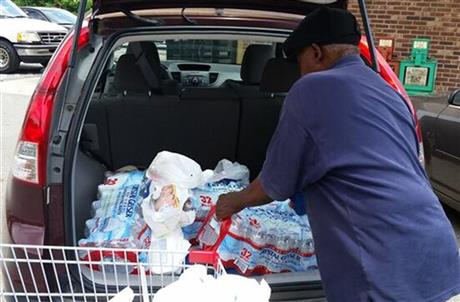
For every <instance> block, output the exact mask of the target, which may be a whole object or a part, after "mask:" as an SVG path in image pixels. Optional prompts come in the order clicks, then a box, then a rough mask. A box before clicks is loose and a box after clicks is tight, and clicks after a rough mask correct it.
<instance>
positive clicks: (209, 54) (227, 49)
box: [156, 40, 273, 65]
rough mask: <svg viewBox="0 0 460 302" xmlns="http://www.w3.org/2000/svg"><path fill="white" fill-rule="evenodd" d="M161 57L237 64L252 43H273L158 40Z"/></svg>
mask: <svg viewBox="0 0 460 302" xmlns="http://www.w3.org/2000/svg"><path fill="white" fill-rule="evenodd" d="M156 44H157V47H158V50H159V53H160V59H161V60H162V61H165V60H168V61H170V60H172V61H176V60H181V61H192V62H197V63H217V64H237V65H240V64H241V62H242V60H243V55H244V51H245V50H246V48H247V47H248V46H249V45H250V44H269V45H271V44H273V43H271V42H266V43H264V42H259V41H258V42H255V41H245V40H166V41H164V42H156Z"/></svg>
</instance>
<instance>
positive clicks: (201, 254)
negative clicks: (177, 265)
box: [188, 250, 219, 267]
mask: <svg viewBox="0 0 460 302" xmlns="http://www.w3.org/2000/svg"><path fill="white" fill-rule="evenodd" d="M188 259H189V261H190V263H196V264H211V265H213V266H214V267H217V266H218V263H219V255H217V253H216V252H215V251H199V250H196V251H190V252H189V254H188Z"/></svg>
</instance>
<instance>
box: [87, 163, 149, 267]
mask: <svg viewBox="0 0 460 302" xmlns="http://www.w3.org/2000/svg"><path fill="white" fill-rule="evenodd" d="M143 186H144V172H143V171H139V170H131V171H123V172H118V173H111V172H107V173H106V179H105V181H104V183H103V184H101V185H99V187H98V199H97V200H96V201H94V202H93V203H92V213H91V217H92V218H91V219H89V220H87V221H86V230H85V235H86V238H84V239H81V240H80V241H79V242H78V245H79V246H80V247H106V248H139V249H148V248H149V246H150V242H151V230H150V228H149V227H148V226H147V225H146V223H145V221H144V219H143V218H142V215H141V211H140V204H141V201H142V196H141V191H142V190H143ZM80 256H81V258H82V259H84V260H86V259H89V257H91V259H92V260H96V259H97V258H98V257H100V253H99V252H94V253H93V254H92V255H86V254H85V255H80ZM106 257H107V260H108V261H110V260H111V258H113V255H108V254H107V255H106ZM136 257H137V256H136ZM136 257H134V258H136ZM138 257H139V258H138V260H139V261H142V262H144V261H146V257H147V255H138Z"/></svg>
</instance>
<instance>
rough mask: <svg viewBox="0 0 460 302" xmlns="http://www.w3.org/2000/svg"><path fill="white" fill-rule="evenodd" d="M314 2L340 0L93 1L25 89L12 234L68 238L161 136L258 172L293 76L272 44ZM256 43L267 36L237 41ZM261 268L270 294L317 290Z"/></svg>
mask: <svg viewBox="0 0 460 302" xmlns="http://www.w3.org/2000/svg"><path fill="white" fill-rule="evenodd" d="M319 2H321V3H325V2H327V3H329V4H328V5H330V6H333V7H340V8H346V5H347V2H348V1H346V0H338V1H316V0H312V1H306V0H286V1H266V0H264V1H260V0H247V1H237V2H235V1H233V0H221V1H219V2H218V5H215V4H213V2H211V1H201V0H189V1H187V2H186V5H187V8H186V9H183V5H182V3H181V2H180V1H179V2H177V1H170V0H156V1H128V0H116V1H115V0H102V1H94V2H93V3H94V5H95V7H93V12H95V14H94V16H93V19H90V20H89V25H88V26H87V27H83V28H82V30H81V33H80V35H79V36H76V37H74V35H75V30H76V29H78V28H79V27H78V26H76V29H74V32H73V33H72V34H71V35H70V36H68V37H67V38H66V39H65V41H64V42H63V43H62V44H61V46H60V47H59V49H58V50H57V52H56V53H55V55H54V56H53V58H52V60H51V62H50V64H49V67H48V69H47V70H46V71H45V73H44V74H43V77H42V79H41V81H40V82H39V84H38V87H37V89H36V91H35V93H34V95H33V96H32V99H31V105H30V107H29V109H28V112H27V115H26V118H25V121H24V126H23V129H22V133H21V134H20V138H19V142H18V145H17V150H16V153H15V158H14V163H13V168H12V173H11V177H10V178H9V180H8V184H7V193H6V215H7V224H8V231H9V234H10V235H11V240H12V242H13V243H16V244H34V245H43V244H46V245H54V246H62V245H76V244H77V242H78V240H79V239H80V238H82V237H83V236H84V229H85V221H86V220H87V219H89V218H90V215H91V202H92V201H93V200H95V199H96V194H97V188H98V184H100V183H101V182H102V181H103V178H104V172H105V171H106V170H111V171H114V170H117V169H118V168H121V167H123V166H125V165H128V164H129V165H135V166H138V167H147V166H148V165H149V164H150V162H151V160H152V159H153V157H154V156H155V155H156V153H157V152H159V151H162V150H169V151H174V152H178V153H182V154H185V155H187V156H189V157H191V158H193V159H194V160H196V161H197V162H199V163H200V165H201V166H202V167H203V168H213V167H214V165H215V164H216V163H217V161H218V160H220V159H222V158H227V159H230V160H233V161H238V162H240V163H241V164H245V165H247V166H248V167H249V168H250V171H251V175H253V176H256V175H257V174H258V172H259V171H260V169H261V166H262V164H263V161H264V157H265V150H266V148H267V145H268V143H269V140H270V138H271V136H272V134H273V131H274V129H275V127H276V124H277V121H278V116H279V114H280V110H281V107H282V103H283V100H284V97H285V96H286V92H287V91H288V90H289V88H290V86H291V85H292V84H293V82H295V81H296V80H297V79H298V77H299V68H298V66H297V64H295V63H292V62H289V61H287V60H285V59H284V58H283V56H282V52H281V44H282V42H283V41H284V40H285V39H286V37H287V36H288V35H289V34H290V32H291V31H292V30H293V28H295V27H296V26H297V24H298V22H299V21H300V20H301V19H302V18H303V16H304V15H306V14H308V13H309V12H311V11H312V10H314V9H315V8H317V7H318V5H320V4H318V3H319ZM184 3H185V2H184ZM360 3H361V4H362V1H361V2H360ZM184 5H185V4H184ZM133 11H135V12H136V14H134V13H133ZM122 12H123V13H122ZM367 32H368V30H367ZM74 38H75V39H77V41H78V48H77V49H75V52H74V53H73V54H74V55H75V57H74V56H73V55H71V53H72V43H73V39H74ZM367 41H368V40H366V39H365V38H364V37H363V39H362V41H361V43H360V45H359V47H360V50H361V55H362V58H363V60H364V61H365V62H366V63H367V64H368V65H369V66H371V68H374V69H376V71H378V72H379V73H380V75H381V76H382V78H383V79H384V80H385V81H387V82H388V83H389V84H390V85H391V86H392V87H393V88H394V89H395V90H396V91H398V92H399V93H400V94H401V95H403V96H404V98H405V100H406V102H407V104H408V106H409V107H410V108H411V110H412V113H413V115H414V119H416V116H415V112H414V110H413V107H412V105H411V103H410V100H409V99H408V97H407V94H406V92H405V91H404V88H403V86H402V85H401V83H400V82H399V80H398V77H397V76H396V75H395V74H394V73H393V71H392V70H391V68H390V66H389V65H388V64H387V63H386V62H385V60H384V59H383V57H382V56H381V55H379V54H378V53H376V52H375V50H374V49H373V48H372V47H369V45H372V44H371V43H370V42H371V41H369V43H368V42H367ZM251 44H262V45H264V47H252V48H253V49H255V51H254V52H253V51H251V52H244V49H245V47H246V46H247V45H251ZM248 47H249V46H248ZM158 48H160V49H161V55H159V54H158ZM267 51H268V52H269V56H271V58H270V57H268V61H267V59H265V58H267ZM243 52H244V53H245V56H246V58H244V59H241V55H242V54H243ZM71 58H74V59H75V61H74V62H72V61H70V60H71ZM241 62H243V63H241ZM241 64H243V65H241ZM419 139H420V143H421V137H419ZM44 257H45V256H44ZM338 257H340V255H338ZM67 273H69V272H67ZM109 273H110V272H109ZM51 274H53V272H51ZM80 275H81V272H80ZM84 277H85V278H80V279H79V280H82V283H85V284H81V285H80V284H78V286H82V287H85V286H86V282H88V284H89V285H88V287H87V288H90V291H92V290H93V289H94V291H99V290H101V291H102V292H103V291H104V290H107V288H112V289H113V288H114V286H115V284H118V279H117V278H116V275H115V278H105V276H104V280H105V282H107V283H106V284H104V285H102V284H99V283H98V282H99V281H98V280H96V279H94V276H91V275H85V276H84ZM263 277H264V279H265V280H266V281H267V282H268V283H269V284H270V286H271V288H272V300H298V299H302V300H304V301H305V300H308V299H314V301H324V293H323V291H322V287H321V280H320V276H319V273H318V271H316V270H314V271H309V272H295V273H280V274H271V275H264V276H263ZM344 278H346V276H344ZM19 279H20V280H24V282H27V281H28V280H29V279H30V278H29V279H28V278H22V277H21V278H18V279H17V280H19ZM57 279H59V278H57ZM70 279H71V278H69V282H70ZM115 280H117V281H115ZM29 281H30V280H29ZM13 283H14V282H13ZM42 283H43V282H42ZM42 283H40V284H42ZM94 284H97V285H98V286H97V288H96V287H95V286H92V285H94ZM14 286H20V285H18V284H17V283H14ZM50 286H51V285H50ZM78 286H77V285H76V286H75V287H72V286H70V288H78ZM104 287H105V289H104ZM155 289H156V288H155V287H154V288H153V290H155ZM72 293H74V292H72ZM75 296H76V294H75V293H74V295H73V297H75Z"/></svg>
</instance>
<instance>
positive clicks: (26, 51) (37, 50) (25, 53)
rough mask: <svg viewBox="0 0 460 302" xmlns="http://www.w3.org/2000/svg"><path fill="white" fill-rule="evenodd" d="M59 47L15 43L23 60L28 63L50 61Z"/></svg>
mask: <svg viewBox="0 0 460 302" xmlns="http://www.w3.org/2000/svg"><path fill="white" fill-rule="evenodd" d="M57 47H58V45H27V44H14V48H15V49H16V52H17V53H18V56H19V57H20V58H21V61H22V62H26V63H41V62H44V61H48V60H49V59H50V58H51V56H52V55H53V53H54V51H55V50H56V48H57Z"/></svg>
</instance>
